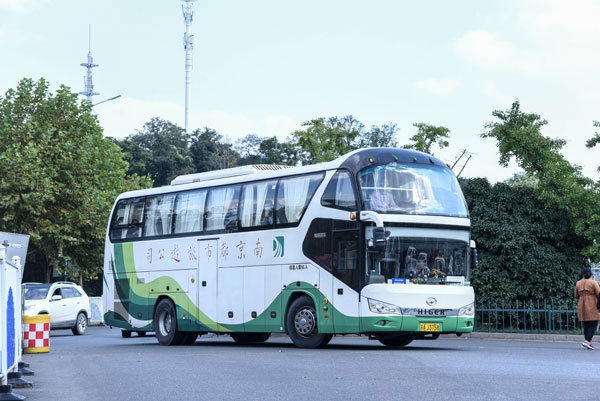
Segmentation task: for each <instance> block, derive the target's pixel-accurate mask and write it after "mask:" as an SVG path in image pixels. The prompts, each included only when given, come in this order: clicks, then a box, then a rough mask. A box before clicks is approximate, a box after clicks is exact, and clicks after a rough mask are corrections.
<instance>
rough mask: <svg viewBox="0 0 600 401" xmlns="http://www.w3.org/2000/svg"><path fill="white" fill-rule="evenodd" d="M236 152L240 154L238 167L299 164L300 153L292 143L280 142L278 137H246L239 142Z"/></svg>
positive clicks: (251, 135)
mask: <svg viewBox="0 0 600 401" xmlns="http://www.w3.org/2000/svg"><path fill="white" fill-rule="evenodd" d="M236 150H237V151H238V152H239V154H240V159H239V160H238V165H248V164H283V165H288V166H294V165H296V164H297V163H298V151H297V150H296V147H295V146H294V145H293V144H292V143H290V142H279V140H278V139H277V137H275V136H273V137H271V138H266V137H259V136H257V135H254V134H249V135H246V136H245V137H244V138H242V139H240V140H238V144H237V146H236Z"/></svg>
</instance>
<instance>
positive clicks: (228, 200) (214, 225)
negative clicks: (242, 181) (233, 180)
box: [206, 185, 241, 232]
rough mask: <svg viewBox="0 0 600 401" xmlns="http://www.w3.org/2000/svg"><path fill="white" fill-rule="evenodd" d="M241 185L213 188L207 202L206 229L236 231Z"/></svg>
mask: <svg viewBox="0 0 600 401" xmlns="http://www.w3.org/2000/svg"><path fill="white" fill-rule="evenodd" d="M240 187H241V186H240V185H231V186H227V187H217V188H211V189H210V190H209V192H208V201H207V203H206V229H207V230H209V231H213V230H226V232H236V231H237V228H238V210H239V205H238V201H239V198H240V196H239V195H240Z"/></svg>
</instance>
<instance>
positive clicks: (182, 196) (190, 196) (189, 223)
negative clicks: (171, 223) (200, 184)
mask: <svg viewBox="0 0 600 401" xmlns="http://www.w3.org/2000/svg"><path fill="white" fill-rule="evenodd" d="M206 193H207V191H206V190H199V191H186V192H181V193H179V194H177V199H176V200H175V213H174V220H175V228H174V229H173V232H174V233H176V234H178V233H194V232H200V231H202V230H203V228H204V203H205V201H206Z"/></svg>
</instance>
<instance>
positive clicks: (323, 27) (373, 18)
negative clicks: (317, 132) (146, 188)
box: [0, 0, 600, 182]
mask: <svg viewBox="0 0 600 401" xmlns="http://www.w3.org/2000/svg"><path fill="white" fill-rule="evenodd" d="M194 11H195V13H194V22H193V27H192V32H193V33H194V35H195V46H194V56H193V57H194V71H193V76H192V103H191V115H190V126H191V128H192V129H194V128H201V127H204V126H208V127H211V128H214V129H216V130H217V131H219V132H220V133H221V134H222V135H224V136H226V137H227V138H229V139H230V140H231V141H234V140H235V139H237V138H240V137H242V136H244V135H246V134H249V133H254V134H257V135H259V136H272V135H276V136H277V137H279V138H280V139H282V140H283V139H285V138H286V137H287V136H288V135H289V133H290V132H292V131H293V130H295V129H297V128H298V127H299V126H300V124H301V123H302V122H304V121H307V120H310V119H313V118H317V117H327V116H334V115H336V116H343V115H346V114H352V115H354V116H355V117H356V118H357V119H359V120H360V121H362V122H364V123H365V124H366V125H367V127H370V126H371V125H372V124H376V125H381V124H384V123H388V122H390V121H391V122H394V123H397V124H398V126H399V127H400V133H399V134H400V135H399V141H400V143H401V144H404V143H407V142H408V138H409V137H410V136H411V135H412V134H413V133H414V132H415V129H414V127H413V126H412V124H413V123H416V122H426V123H429V124H435V125H443V126H446V127H448V128H449V129H450V130H451V132H450V135H451V137H450V143H451V146H450V148H449V149H445V150H443V151H436V152H435V154H436V156H438V157H440V158H442V159H443V160H445V161H446V162H449V163H452V162H453V160H454V159H455V158H456V156H458V155H459V154H460V152H461V151H462V150H463V149H467V150H468V151H469V152H473V153H474V155H473V158H472V159H471V161H470V162H469V164H468V165H467V166H466V168H465V170H464V172H463V176H468V177H476V176H485V177H487V178H488V179H490V180H491V181H493V182H494V181H499V180H504V179H506V178H509V177H510V176H511V175H512V173H514V172H515V171H517V170H518V169H517V168H516V167H515V166H513V167H511V168H508V169H504V168H502V167H500V166H499V165H498V154H497V151H496V142H495V141H494V140H492V139H482V138H480V137H479V135H480V134H481V133H482V132H483V130H484V128H483V125H484V124H485V123H486V122H489V121H491V120H493V118H492V114H491V113H492V111H493V110H495V109H502V110H506V109H508V108H510V105H511V103H512V102H513V101H514V100H515V99H518V100H520V102H521V108H522V110H524V111H526V112H536V113H538V114H541V115H542V116H543V117H544V118H545V119H547V120H548V121H549V124H548V125H547V126H546V127H545V128H544V131H543V133H544V134H545V135H546V136H550V137H560V138H564V139H566V140H567V146H566V147H565V149H564V155H565V156H566V157H567V159H568V160H569V161H571V162H572V163H574V164H578V165H581V166H583V168H584V173H585V174H586V175H587V176H589V177H591V178H594V179H598V173H597V171H596V168H597V167H598V165H600V158H598V157H596V155H598V154H599V153H600V151H599V149H594V150H589V149H587V148H585V141H586V140H587V139H589V138H590V137H592V136H593V134H594V132H595V131H599V130H598V129H595V128H594V127H593V126H592V122H593V120H600V109H599V107H598V106H599V105H600V80H599V79H598V71H600V24H598V23H597V20H598V16H600V2H598V1H564V0H560V1H552V0H543V1H537V0H527V1H523V0H520V1H486V2H482V1H460V2H457V1H452V2H450V1H441V0H440V1H421V2H408V1H397V0H390V1H369V2H366V1H354V0H343V1H342V0H329V1H327V0H318V1H316V0H304V1H281V0H278V1H275V0H256V1H241V0H239V1H233V0H232V1H227V0H219V1H216V0H198V1H197V2H195V3H194ZM89 24H91V25H92V41H91V42H92V45H91V50H92V55H93V57H94V62H96V63H98V64H100V67H98V68H95V69H94V85H95V90H96V91H97V92H100V96H96V97H95V101H101V100H103V99H106V98H108V97H112V96H115V95H121V96H122V97H121V98H120V99H117V100H114V101H111V102H107V103H104V104H101V105H98V106H97V107H95V108H94V111H95V112H97V113H98V117H99V120H100V123H101V124H102V126H103V128H104V132H105V135H106V136H113V137H118V138H122V137H125V136H127V135H128V134H131V133H133V132H135V130H138V129H141V128H142V126H143V124H144V122H146V121H148V120H149V119H150V118H151V117H161V118H164V119H167V120H170V121H173V122H175V123H177V124H179V125H181V126H183V122H184V104H185V103H184V101H185V99H184V76H185V73H184V71H185V70H184V61H185V60H184V50H183V43H182V38H183V32H184V23H183V16H182V12H181V1H177V0H161V1H156V0H154V1H138V0H127V1H123V0H121V1H91V0H54V1H49V0H0V44H1V58H2V63H1V64H0V65H1V67H0V68H1V72H2V73H1V74H0V93H2V94H3V93H4V92H5V91H6V90H7V89H9V88H11V87H15V86H16V85H17V83H18V81H19V80H20V79H21V78H23V77H31V78H34V79H39V78H40V77H44V78H46V79H47V80H49V81H50V82H51V84H52V85H53V88H54V89H55V88H56V87H58V85H60V84H65V85H67V86H70V87H71V88H72V89H73V90H74V91H77V92H79V91H82V90H83V76H84V74H85V69H84V68H83V67H81V66H80V65H79V64H80V63H82V62H85V61H86V57H87V53H88V25H89Z"/></svg>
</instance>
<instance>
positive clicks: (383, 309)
mask: <svg viewBox="0 0 600 401" xmlns="http://www.w3.org/2000/svg"><path fill="white" fill-rule="evenodd" d="M367 299H368V300H369V309H370V310H371V312H374V313H395V314H397V315H401V314H402V310H401V308H400V307H399V306H396V305H392V304H388V303H385V302H381V301H376V300H374V299H371V298H367Z"/></svg>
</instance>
